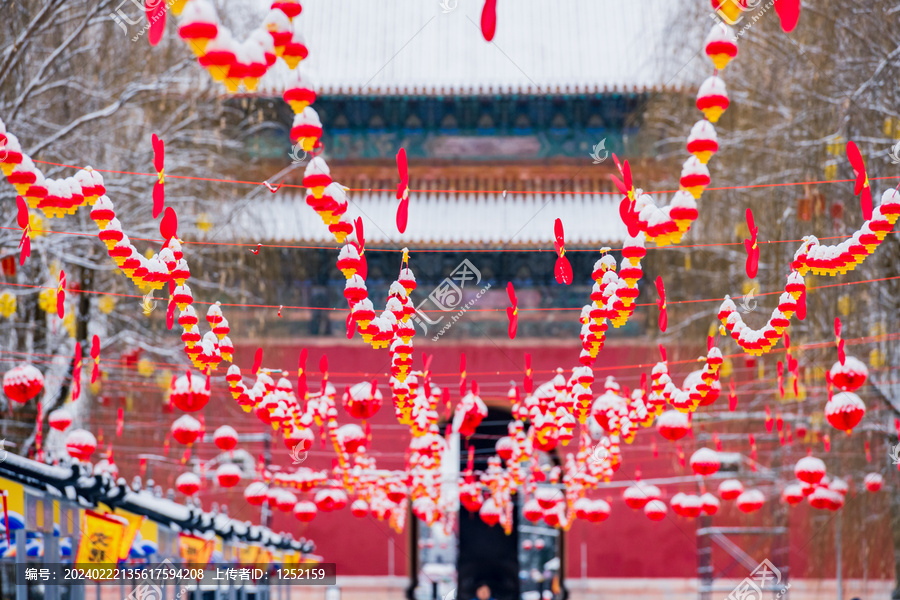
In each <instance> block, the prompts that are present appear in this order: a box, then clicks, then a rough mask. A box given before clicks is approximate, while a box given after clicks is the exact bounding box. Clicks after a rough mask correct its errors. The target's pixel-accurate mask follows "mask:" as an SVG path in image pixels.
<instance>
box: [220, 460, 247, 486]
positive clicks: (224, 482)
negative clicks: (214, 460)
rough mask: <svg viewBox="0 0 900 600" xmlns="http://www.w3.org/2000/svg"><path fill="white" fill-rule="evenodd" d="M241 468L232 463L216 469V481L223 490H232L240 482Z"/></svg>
mask: <svg viewBox="0 0 900 600" xmlns="http://www.w3.org/2000/svg"><path fill="white" fill-rule="evenodd" d="M241 475H243V473H242V472H241V468H240V467H239V466H237V465H235V464H233V463H225V464H222V465H219V468H218V469H216V481H217V482H218V483H219V485H220V486H221V487H223V488H232V487H234V486H236V485H237V484H239V483H240V482H241Z"/></svg>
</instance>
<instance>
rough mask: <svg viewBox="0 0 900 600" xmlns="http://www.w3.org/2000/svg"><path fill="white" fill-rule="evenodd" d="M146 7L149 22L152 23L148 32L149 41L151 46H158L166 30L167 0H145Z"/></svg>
mask: <svg viewBox="0 0 900 600" xmlns="http://www.w3.org/2000/svg"><path fill="white" fill-rule="evenodd" d="M144 5H145V8H146V10H147V22H148V23H150V30H149V31H148V32H147V41H148V42H150V45H151V46H156V45H157V44H159V41H160V40H161V39H162V36H163V32H164V31H165V30H166V8H167V6H168V1H167V0H145V1H144Z"/></svg>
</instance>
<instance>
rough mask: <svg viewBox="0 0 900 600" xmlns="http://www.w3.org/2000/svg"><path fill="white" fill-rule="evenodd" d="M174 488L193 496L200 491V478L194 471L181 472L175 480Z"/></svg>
mask: <svg viewBox="0 0 900 600" xmlns="http://www.w3.org/2000/svg"><path fill="white" fill-rule="evenodd" d="M175 488H176V489H177V490H178V491H179V492H181V493H182V494H184V495H185V496H193V495H194V494H196V493H197V492H199V491H200V478H199V477H197V475H195V474H194V473H190V472H186V473H182V474H181V475H179V476H178V478H177V479H176V480H175Z"/></svg>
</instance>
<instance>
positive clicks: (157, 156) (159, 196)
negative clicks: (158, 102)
mask: <svg viewBox="0 0 900 600" xmlns="http://www.w3.org/2000/svg"><path fill="white" fill-rule="evenodd" d="M151 141H152V142H153V167H154V168H155V169H156V183H154V184H153V218H154V219H155V218H156V217H158V216H159V213H161V212H162V210H163V206H164V205H165V203H166V188H165V185H166V172H165V169H164V167H163V163H164V161H165V158H166V145H165V144H164V143H163V141H162V140H161V139H159V137H157V135H156V134H155V133H154V134H153V137H152V138H151Z"/></svg>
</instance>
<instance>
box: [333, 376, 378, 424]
mask: <svg viewBox="0 0 900 600" xmlns="http://www.w3.org/2000/svg"><path fill="white" fill-rule="evenodd" d="M383 400H384V397H383V396H382V395H381V391H380V390H379V389H378V383H377V381H375V380H373V381H371V382H368V381H365V382H362V383H357V384H356V385H354V386H353V387H351V388H350V389H348V390H347V391H346V392H344V397H343V406H344V410H345V411H347V414H348V415H350V416H351V417H353V418H354V419H371V418H372V417H373V416H375V413H377V412H378V411H379V409H381V404H382V402H383Z"/></svg>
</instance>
